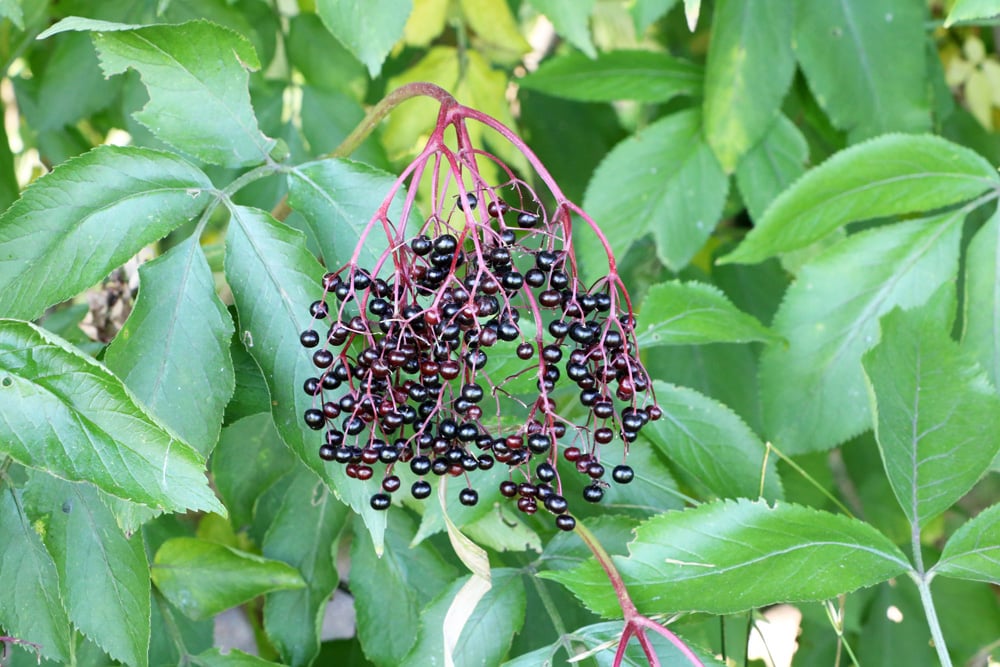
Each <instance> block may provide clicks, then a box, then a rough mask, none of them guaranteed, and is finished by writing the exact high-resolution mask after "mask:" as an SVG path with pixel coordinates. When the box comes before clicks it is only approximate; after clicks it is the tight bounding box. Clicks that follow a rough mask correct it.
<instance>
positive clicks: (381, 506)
mask: <svg viewBox="0 0 1000 667" xmlns="http://www.w3.org/2000/svg"><path fill="white" fill-rule="evenodd" d="M370 502H371V506H372V509H373V510H387V509H389V505H391V504H392V498H390V497H389V494H388V493H376V494H374V495H373V496H372V498H371V501H370Z"/></svg>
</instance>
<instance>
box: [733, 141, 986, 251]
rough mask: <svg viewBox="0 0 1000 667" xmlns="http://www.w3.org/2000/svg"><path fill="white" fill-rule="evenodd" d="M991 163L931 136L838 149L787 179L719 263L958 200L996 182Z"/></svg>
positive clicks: (806, 242) (795, 245) (792, 247)
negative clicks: (785, 185)
mask: <svg viewBox="0 0 1000 667" xmlns="http://www.w3.org/2000/svg"><path fill="white" fill-rule="evenodd" d="M997 187H998V179H997V174H996V170H995V169H994V168H993V167H991V166H990V164H989V163H988V162H987V161H986V160H984V159H983V158H982V157H980V156H979V155H978V154H976V153H974V152H973V151H971V150H969V149H968V148H965V147H963V146H958V145H957V144H953V143H951V142H950V141H948V140H946V139H942V138H940V137H935V136H931V135H922V136H907V135H901V134H893V135H887V136H884V137H879V138H877V139H872V140H871V141H866V142H865V143H863V144H859V145H857V146H852V147H850V148H847V149H845V150H843V151H840V152H839V153H837V154H836V155H834V156H833V157H831V158H830V159H828V160H827V161H826V162H824V163H823V164H821V165H819V166H818V167H816V168H814V169H811V170H809V171H808V172H807V173H806V174H805V176H803V177H802V178H800V179H799V180H797V181H796V182H795V183H793V184H792V186H791V187H790V188H788V189H787V190H785V191H784V192H782V193H781V195H779V196H778V198H777V199H775V200H774V202H773V203H772V204H771V206H769V207H768V209H767V211H765V213H764V217H763V219H761V220H760V222H759V223H758V225H757V226H756V227H754V228H753V229H752V230H751V231H750V233H749V234H748V235H747V237H746V239H745V240H744V241H743V242H742V243H741V244H740V245H739V246H737V248H736V250H734V251H733V252H731V253H729V254H728V255H726V256H725V257H723V258H722V261H724V262H759V261H761V260H764V259H767V258H768V257H771V256H772V255H777V254H779V253H784V252H788V251H790V250H796V249H798V248H804V247H806V246H808V245H810V244H812V243H815V242H816V241H819V240H820V239H822V238H824V237H825V236H826V235H827V234H830V233H831V232H833V231H834V230H836V229H838V228H840V227H842V226H843V225H846V224H847V223H849V222H854V221H856V220H869V219H872V218H880V217H885V216H891V215H903V214H906V213H914V212H919V211H928V210H931V209H936V208H941V207H944V206H949V205H951V204H957V203H959V202H963V201H966V200H968V199H972V198H973V197H975V196H977V195H980V194H982V193H983V192H985V191H987V190H990V189H996V188H997Z"/></svg>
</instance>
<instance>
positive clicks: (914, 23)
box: [793, 0, 931, 143]
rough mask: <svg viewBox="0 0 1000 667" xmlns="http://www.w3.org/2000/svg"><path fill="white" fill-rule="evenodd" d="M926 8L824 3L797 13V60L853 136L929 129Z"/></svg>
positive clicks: (894, 1)
mask: <svg viewBox="0 0 1000 667" xmlns="http://www.w3.org/2000/svg"><path fill="white" fill-rule="evenodd" d="M925 13H926V9H925V8H924V6H923V5H921V4H920V3H914V2H910V0H882V1H881V2H850V3H822V4H821V5H818V6H816V7H809V8H808V9H805V8H803V10H802V11H800V12H799V13H798V17H797V20H796V26H795V38H794V41H793V44H794V46H795V51H796V55H798V59H799V64H800V65H801V67H802V71H803V72H804V73H805V76H806V80H807V81H808V82H809V87H810V89H811V90H812V92H813V95H814V96H815V97H816V100H817V102H819V105H820V106H821V107H823V110H824V111H825V112H826V114H827V115H828V116H829V117H830V120H831V121H832V122H833V124H834V125H835V126H836V127H838V128H840V129H842V130H848V131H849V133H850V134H849V136H850V140H851V142H852V143H853V142H856V141H858V140H860V139H867V138H868V137H873V136H875V135H877V134H883V133H885V132H922V131H925V130H929V129H930V127H931V118H930V102H929V99H928V95H927V88H926V85H927V84H926V63H927V60H926V52H925V50H926V49H927V36H926V33H925V28H924V21H925Z"/></svg>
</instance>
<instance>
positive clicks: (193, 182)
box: [0, 146, 212, 319]
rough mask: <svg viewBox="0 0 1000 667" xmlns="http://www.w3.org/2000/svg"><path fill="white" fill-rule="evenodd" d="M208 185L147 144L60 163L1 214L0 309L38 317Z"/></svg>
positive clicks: (189, 212)
mask: <svg viewBox="0 0 1000 667" xmlns="http://www.w3.org/2000/svg"><path fill="white" fill-rule="evenodd" d="M211 187H212V183H211V181H209V180H208V177H207V176H205V175H204V174H203V173H202V172H201V171H199V170H198V169H196V168H195V167H193V166H192V165H191V164H190V163H188V162H187V161H185V160H183V159H181V158H179V157H177V156H175V155H171V154H169V153H163V152H160V151H154V150H150V149H146V148H122V147H117V146H100V147H98V148H95V149H93V150H91V151H90V152H88V153H85V154H83V155H81V156H79V157H76V158H73V159H70V160H68V161H66V162H64V163H62V164H60V165H59V166H58V167H56V168H55V169H53V170H52V171H51V172H50V173H48V174H46V175H45V176H43V177H42V178H39V179H38V180H37V181H35V182H34V183H33V184H32V185H31V186H29V187H28V188H27V189H26V190H25V191H24V193H23V195H22V196H21V198H20V199H18V200H17V201H16V202H14V204H13V205H12V206H11V207H10V208H9V209H7V210H6V211H5V212H4V213H3V215H2V216H0V284H2V285H4V289H3V290H2V291H0V312H3V313H4V314H5V316H7V317H16V318H24V319H29V318H34V317H37V316H39V315H40V314H41V313H42V311H43V310H45V308H46V307H48V306H51V305H52V304H54V303H58V302H60V301H62V300H64V299H67V298H69V297H71V296H75V295H76V294H78V293H79V292H81V291H82V290H84V289H86V288H87V287H90V286H91V285H93V284H94V283H96V282H98V281H100V280H101V279H102V278H104V277H105V276H107V275H108V273H110V272H111V270H112V269H113V268H115V267H116V266H119V265H121V264H122V263H124V262H125V261H126V260H127V259H128V258H130V257H132V256H133V255H134V254H135V253H137V252H139V250H140V249H142V247H143V246H145V245H146V244H148V243H151V242H152V241H155V240H157V239H159V238H161V237H162V236H165V235H166V234H167V233H168V232H170V231H171V230H172V229H174V228H175V227H177V226H178V225H180V224H182V223H184V222H186V221H187V220H188V219H189V218H191V217H192V216H194V215H195V214H196V213H197V212H198V211H199V210H200V209H201V208H202V207H203V206H204V204H205V201H206V194H205V192H204V191H205V190H208V189H210V188H211Z"/></svg>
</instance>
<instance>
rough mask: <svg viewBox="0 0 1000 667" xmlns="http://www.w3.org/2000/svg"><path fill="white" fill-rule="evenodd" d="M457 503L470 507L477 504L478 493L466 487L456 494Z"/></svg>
mask: <svg viewBox="0 0 1000 667" xmlns="http://www.w3.org/2000/svg"><path fill="white" fill-rule="evenodd" d="M458 502H460V503H462V504H463V505H466V506H468V507H472V506H473V505H475V504H476V503H478V502H479V493H478V492H477V491H476V490H475V489H470V488H468V487H466V488H464V489H462V490H461V491H459V492H458Z"/></svg>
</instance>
